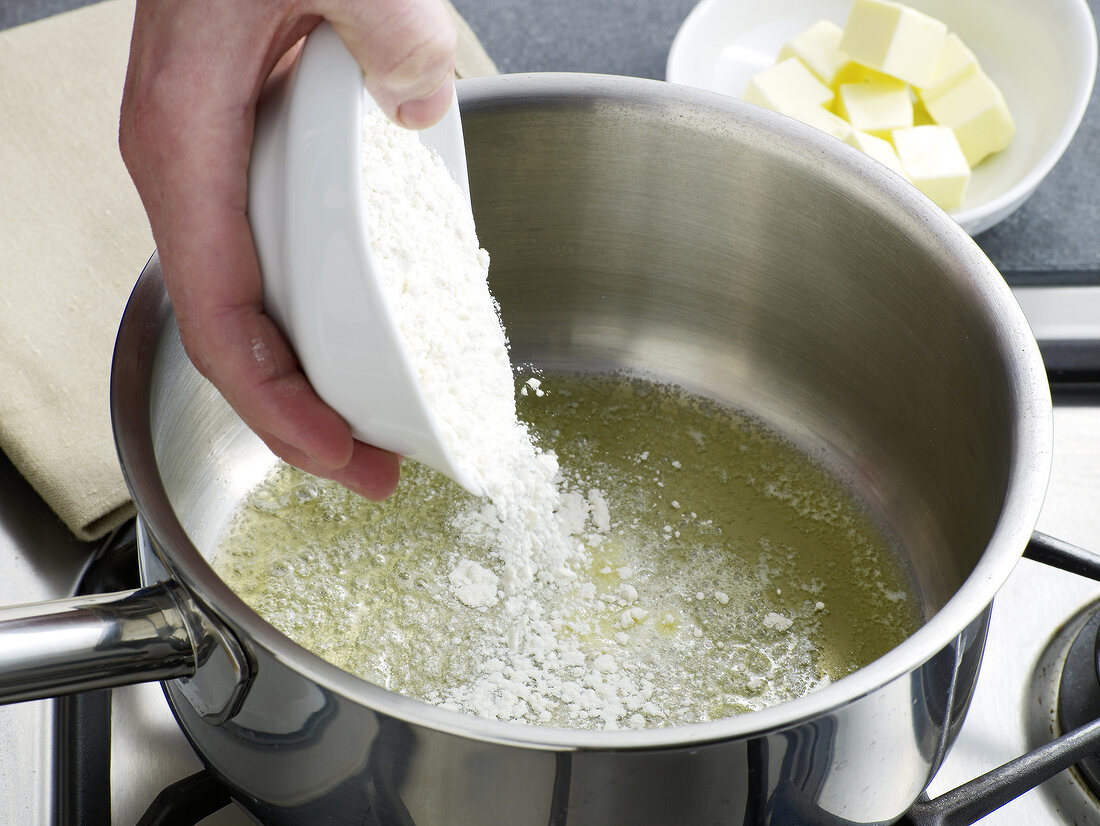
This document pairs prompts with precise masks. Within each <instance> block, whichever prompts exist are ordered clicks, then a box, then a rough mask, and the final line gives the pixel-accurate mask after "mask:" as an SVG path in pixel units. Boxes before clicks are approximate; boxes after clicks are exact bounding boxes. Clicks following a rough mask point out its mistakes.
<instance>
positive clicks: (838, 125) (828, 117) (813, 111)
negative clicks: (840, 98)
mask: <svg viewBox="0 0 1100 826" xmlns="http://www.w3.org/2000/svg"><path fill="white" fill-rule="evenodd" d="M792 114H793V115H794V117H796V118H798V119H799V120H800V121H802V122H803V123H808V124H810V126H816V127H817V128H818V129H820V130H821V131H822V132H826V133H828V134H830V135H832V136H833V137H834V138H840V140H847V138H848V135H850V134H851V132H852V125H851V124H850V123H848V121H846V120H844V118H842V117H839V116H837V115H834V114H833V113H832V112H830V111H829V110H828V109H826V108H825V107H824V106H807V107H805V108H803V109H799V110H798V111H796V112H793V113H792ZM891 151H893V150H891Z"/></svg>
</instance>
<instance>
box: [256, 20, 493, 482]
mask: <svg viewBox="0 0 1100 826" xmlns="http://www.w3.org/2000/svg"><path fill="white" fill-rule="evenodd" d="M366 167H370V168H371V169H373V170H374V172H373V173H371V172H370V171H369V170H368V169H367V168H366ZM360 170H363V174H362V175H360ZM394 170H399V171H400V175H397V174H394ZM249 221H250V223H251V225H252V232H253V236H254V237H255V241H256V250H257V254H258V256H259V261H260V269H261V271H262V272H263V278H264V305H265V309H266V311H267V313H268V314H269V315H270V316H271V317H272V318H273V319H274V320H275V322H276V323H277V324H278V325H279V327H280V328H281V329H282V331H283V332H284V334H285V335H286V336H287V338H288V339H289V340H290V342H291V344H292V345H293V347H294V350H295V353H296V354H297V356H298V358H299V360H300V361H301V363H302V368H303V371H304V372H305V374H306V375H307V376H308V377H309V379H310V382H311V383H312V384H313V386H314V389H316V391H317V392H318V394H319V395H320V396H321V398H323V399H324V400H325V401H326V402H327V403H328V404H329V405H330V406H331V407H332V408H333V409H334V410H336V411H337V412H338V413H340V414H341V415H342V416H343V417H344V418H345V420H347V421H348V423H349V424H350V425H351V426H352V430H353V432H354V434H355V437H356V438H357V439H359V440H360V441H364V442H367V443H369V444H373V445H377V446H378V447H382V448H385V449H387V450H391V451H393V452H395V453H399V454H401V455H402V456H406V457H408V458H412V459H416V460H418V461H420V462H423V463H424V464H426V465H429V466H430V467H432V468H434V469H436V470H438V471H440V472H442V473H444V474H446V475H447V476H450V477H451V478H452V479H454V480H455V481H457V482H459V483H460V484H461V485H463V487H465V488H467V489H468V490H470V491H471V492H472V493H475V494H478V495H480V494H484V493H487V492H488V487H487V479H486V476H487V474H491V473H493V472H494V471H491V470H487V468H490V467H491V466H492V465H494V464H496V465H499V462H498V461H497V460H496V458H494V457H493V456H491V455H488V456H487V455H486V454H485V445H484V444H478V441H477V440H478V437H479V435H480V432H481V429H482V428H484V422H485V421H486V416H485V410H484V406H483V405H484V403H485V402H487V401H488V400H490V399H491V398H492V397H494V396H499V393H497V392H495V391H494V390H492V389H489V385H491V384H492V383H493V382H496V383H497V384H498V385H500V384H501V383H502V382H504V381H507V383H508V387H509V388H511V373H510V368H509V367H508V355H507V349H506V343H505V340H504V334H503V331H502V330H501V329H500V323H499V319H498V318H497V317H496V313H495V305H494V304H493V303H492V299H491V298H490V297H488V287H487V286H485V285H484V282H485V279H486V275H487V269H488V257H487V256H486V255H485V254H484V252H482V251H480V250H478V249H477V240H476V235H475V234H474V227H473V217H472V214H471V210H470V201H469V184H468V182H467V177H466V158H465V149H464V146H463V142H462V131H461V123H460V120H459V112H458V105H457V100H456V101H455V102H454V103H453V104H452V106H451V109H450V111H449V112H448V114H447V115H446V116H445V117H444V119H443V120H442V121H441V122H440V123H439V124H438V125H436V126H434V127H432V128H431V129H428V130H424V131H422V132H419V133H413V132H409V131H407V130H403V129H400V128H399V127H396V126H393V125H392V124H389V123H388V121H386V120H385V118H384V117H383V116H382V114H381V113H380V112H379V111H378V109H377V106H376V104H375V103H374V101H373V100H372V99H371V98H370V96H369V95H368V94H367V93H366V91H365V90H364V88H363V78H362V73H361V71H360V69H359V66H358V64H357V63H356V62H355V60H354V58H352V56H351V54H350V53H349V52H348V51H347V49H346V48H345V47H344V44H343V42H342V41H341V40H340V38H339V36H338V35H337V34H336V32H335V31H334V30H333V29H332V28H331V27H330V26H328V25H327V24H322V25H320V26H318V27H317V29H315V30H314V32H313V33H311V34H310V36H309V37H308V38H307V41H306V44H305V47H304V48H303V50H302V54H301V57H300V59H299V62H298V65H297V67H296V69H295V71H294V73H293V75H291V77H290V78H289V79H288V80H287V82H286V83H285V84H284V85H283V87H282V88H281V89H279V90H277V92H276V93H275V94H273V95H271V96H270V98H269V99H267V100H266V101H265V102H264V104H263V106H262V107H261V109H260V111H259V113H258V115H257V125H256V136H255V139H254V143H253V153H252V164H251V167H250V170H249ZM367 227H370V238H369V240H368V233H367V231H366V228H367ZM471 249H472V252H471ZM479 281H480V282H481V284H482V285H483V286H482V292H481V293H479V292H478V291H477V289H476V286H477V283H478V282H479ZM456 285H457V286H456ZM486 310H488V315H489V316H491V318H489V317H486ZM444 350H445V352H444ZM505 374H506V375H505ZM440 414H442V415H440ZM513 418H514V413H513Z"/></svg>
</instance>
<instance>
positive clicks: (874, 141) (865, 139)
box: [844, 129, 909, 180]
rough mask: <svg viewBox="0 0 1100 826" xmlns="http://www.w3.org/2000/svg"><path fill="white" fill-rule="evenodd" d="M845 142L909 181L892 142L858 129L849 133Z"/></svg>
mask: <svg viewBox="0 0 1100 826" xmlns="http://www.w3.org/2000/svg"><path fill="white" fill-rule="evenodd" d="M844 141H845V143H847V144H849V145H851V146H854V147H855V148H856V149H858V150H859V151H860V152H862V153H864V154H865V155H870V156H871V157H872V158H874V159H875V160H876V161H878V162H879V163H881V164H883V165H884V166H887V167H889V168H890V169H891V170H892V171H894V172H896V173H897V174H898V175H901V177H903V178H905V180H909V176H908V175H907V174H906V172H905V168H904V167H902V165H901V161H899V160H898V153H897V152H895V151H894V147H893V145H892V144H891V143H890V141H888V140H884V139H883V138H876V137H875V136H874V135H869V134H867V133H866V132H861V131H859V130H858V129H852V130H851V131H849V133H848V136H847V137H846V138H845V139H844Z"/></svg>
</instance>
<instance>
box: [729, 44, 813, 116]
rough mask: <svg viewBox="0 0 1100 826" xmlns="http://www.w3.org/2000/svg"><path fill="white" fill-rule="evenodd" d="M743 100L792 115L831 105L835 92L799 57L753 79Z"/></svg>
mask: <svg viewBox="0 0 1100 826" xmlns="http://www.w3.org/2000/svg"><path fill="white" fill-rule="evenodd" d="M742 97H743V98H744V99H745V100H747V101H748V102H749V103H755V104H758V105H759V106H766V107H767V108H768V109H771V110H773V111H776V112H782V113H783V114H784V115H791V114H794V113H795V112H797V111H798V110H799V109H804V108H806V107H808V106H827V105H829V104H830V103H832V100H833V90H832V89H830V88H829V87H828V86H826V85H825V84H824V83H822V82H821V81H820V80H818V79H817V78H816V77H815V76H814V73H813V72H811V71H810V70H809V69H807V68H806V66H805V64H804V63H803V62H802V61H801V60H799V59H798V58H797V57H788V58H786V59H785V60H781V61H780V62H779V63H776V64H775V65H774V66H770V67H769V68H767V69H764V70H763V71H761V72H757V73H756V74H755V75H753V76H752V78H750V79H749V85H748V87H747V88H746V89H745V94H744V95H742Z"/></svg>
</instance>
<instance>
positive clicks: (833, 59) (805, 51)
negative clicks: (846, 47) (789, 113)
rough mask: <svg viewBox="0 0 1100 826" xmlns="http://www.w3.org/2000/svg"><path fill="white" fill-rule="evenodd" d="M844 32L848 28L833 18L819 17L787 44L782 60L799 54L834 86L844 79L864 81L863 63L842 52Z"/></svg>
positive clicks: (818, 77)
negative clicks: (860, 64)
mask: <svg viewBox="0 0 1100 826" xmlns="http://www.w3.org/2000/svg"><path fill="white" fill-rule="evenodd" d="M843 34H844V29H842V28H840V26H838V25H837V24H836V23H834V22H833V21H832V20H818V21H817V22H816V23H814V24H813V25H812V26H810V28H808V29H806V30H805V31H804V32H802V33H801V34H798V35H796V36H795V37H792V38H791V39H790V40H788V41H787V42H786V43H784V44H783V48H781V49H780V50H779V60H786V59H787V58H788V57H797V58H798V59H799V60H801V61H802V62H803V63H804V64H806V68H807V69H809V70H810V71H811V72H813V73H814V75H815V76H816V77H817V79H818V80H820V81H821V82H822V83H824V84H825V85H826V86H828V87H829V88H830V89H836V87H837V86H838V85H840V83H841V82H844V83H849V82H854V81H857V80H862V77H859V74H858V73H859V64H857V63H853V62H852V59H851V58H850V57H848V55H846V54H844V52H842V51H840V38H841V36H842V35H843ZM841 79H843V81H842V80H841Z"/></svg>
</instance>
